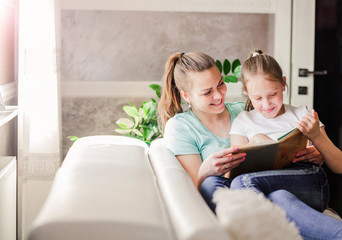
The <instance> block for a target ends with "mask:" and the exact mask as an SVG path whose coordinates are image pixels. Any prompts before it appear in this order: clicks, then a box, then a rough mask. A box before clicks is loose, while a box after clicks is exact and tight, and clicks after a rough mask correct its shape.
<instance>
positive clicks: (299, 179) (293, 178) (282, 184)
mask: <svg viewBox="0 0 342 240" xmlns="http://www.w3.org/2000/svg"><path fill="white" fill-rule="evenodd" d="M230 188H231V189H241V188H251V189H253V190H254V191H255V192H257V193H259V192H262V193H263V194H264V195H265V196H267V195H268V194H270V193H271V192H274V191H276V190H279V189H283V190H286V191H288V192H290V193H292V194H293V195H295V196H296V197H297V198H299V200H301V201H303V202H304V203H306V204H307V205H309V206H310V207H312V208H313V209H316V210H317V211H320V212H323V211H324V210H325V209H326V207H327V205H328V202H329V195H330V192H329V185H328V179H327V176H326V174H325V172H324V170H323V169H322V168H321V167H320V166H318V165H316V164H313V163H307V162H303V163H294V164H291V165H289V166H288V167H287V168H284V169H281V170H271V171H262V172H254V173H247V174H243V175H240V176H238V177H236V178H234V180H233V181H232V183H231V185H230Z"/></svg>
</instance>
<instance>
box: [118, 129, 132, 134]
mask: <svg viewBox="0 0 342 240" xmlns="http://www.w3.org/2000/svg"><path fill="white" fill-rule="evenodd" d="M114 131H115V132H117V133H120V134H128V133H130V132H131V131H132V130H131V129H122V128H116V129H114Z"/></svg>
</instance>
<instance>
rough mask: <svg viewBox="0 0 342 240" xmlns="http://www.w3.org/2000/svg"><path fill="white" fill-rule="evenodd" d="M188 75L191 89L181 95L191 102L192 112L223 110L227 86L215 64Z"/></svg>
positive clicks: (218, 111)
mask: <svg viewBox="0 0 342 240" xmlns="http://www.w3.org/2000/svg"><path fill="white" fill-rule="evenodd" d="M188 77H189V79H190V80H191V90H190V91H189V92H188V93H185V92H182V96H183V98H184V99H185V100H186V101H187V102H190V103H191V109H192V111H193V112H194V113H209V114H219V113H222V112H223V111H224V110H225V104H224V99H225V96H226V92H227V86H226V84H225V83H224V81H223V80H222V76H221V73H220V71H219V70H218V69H217V67H216V66H213V67H212V68H210V69H208V70H205V71H203V72H192V73H189V74H188Z"/></svg>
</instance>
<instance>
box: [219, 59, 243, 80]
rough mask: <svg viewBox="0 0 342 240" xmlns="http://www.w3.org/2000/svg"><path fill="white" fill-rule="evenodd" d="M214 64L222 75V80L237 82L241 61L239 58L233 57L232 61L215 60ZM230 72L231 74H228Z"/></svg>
mask: <svg viewBox="0 0 342 240" xmlns="http://www.w3.org/2000/svg"><path fill="white" fill-rule="evenodd" d="M216 66H217V67H218V69H219V70H220V72H221V74H222V75H223V76H222V77H223V81H225V82H227V83H237V82H238V77H241V63H240V60H239V59H235V60H234V61H233V62H232V63H230V61H229V60H228V59H224V60H223V64H222V62H221V61H220V60H216ZM230 72H231V74H229V73H230Z"/></svg>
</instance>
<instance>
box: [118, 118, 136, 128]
mask: <svg viewBox="0 0 342 240" xmlns="http://www.w3.org/2000/svg"><path fill="white" fill-rule="evenodd" d="M116 124H117V125H118V126H119V127H120V128H123V129H129V128H132V127H133V126H134V122H133V121H132V120H131V119H128V118H120V119H119V120H117V121H116Z"/></svg>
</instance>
